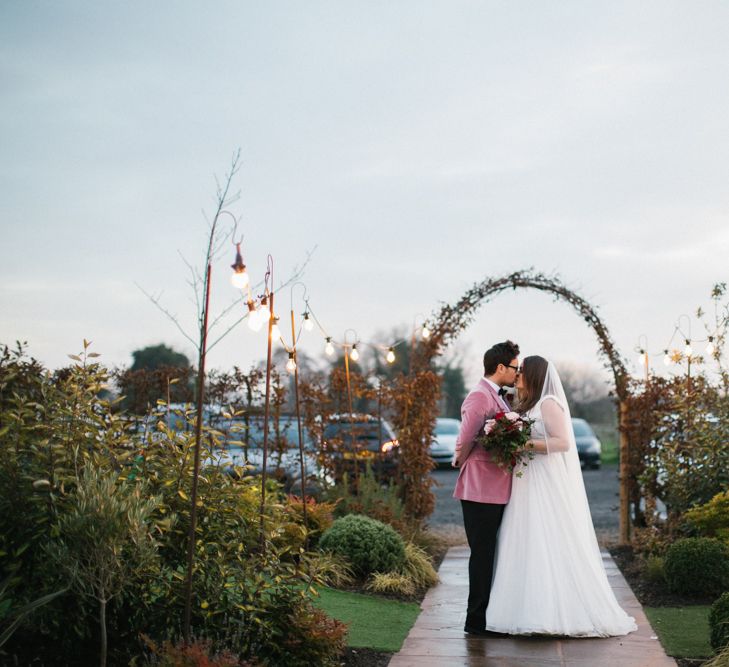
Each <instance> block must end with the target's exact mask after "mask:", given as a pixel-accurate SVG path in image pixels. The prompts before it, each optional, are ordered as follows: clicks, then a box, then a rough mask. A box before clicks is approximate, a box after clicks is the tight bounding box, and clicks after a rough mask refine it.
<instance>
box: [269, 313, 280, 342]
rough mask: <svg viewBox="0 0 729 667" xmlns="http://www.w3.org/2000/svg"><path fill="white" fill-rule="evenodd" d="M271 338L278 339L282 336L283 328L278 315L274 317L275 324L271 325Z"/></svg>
mask: <svg viewBox="0 0 729 667" xmlns="http://www.w3.org/2000/svg"><path fill="white" fill-rule="evenodd" d="M271 338H273V340H277V339H278V338H281V329H279V327H278V317H274V318H273V326H272V327H271Z"/></svg>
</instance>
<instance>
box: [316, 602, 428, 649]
mask: <svg viewBox="0 0 729 667" xmlns="http://www.w3.org/2000/svg"><path fill="white" fill-rule="evenodd" d="M318 591H319V597H318V598H314V600H313V602H314V604H315V605H316V606H317V607H319V608H320V609H322V610H324V611H325V612H326V613H327V614H328V615H329V616H331V617H332V618H336V619H337V620H339V621H342V622H344V623H346V624H347V625H348V626H349V635H348V637H347V644H349V646H352V647H354V648H371V649H374V650H375V651H385V652H388V653H395V652H396V651H399V650H400V647H401V646H402V643H403V641H404V640H405V637H407V634H408V632H410V628H411V627H412V626H413V624H414V623H415V619H416V618H417V617H418V614H419V613H420V606H419V605H417V604H415V603H413V602H400V601H399V600H387V599H385V598H381V597H375V596H374V595H363V594H361V593H350V592H347V591H338V590H334V589H332V588H319V589H318Z"/></svg>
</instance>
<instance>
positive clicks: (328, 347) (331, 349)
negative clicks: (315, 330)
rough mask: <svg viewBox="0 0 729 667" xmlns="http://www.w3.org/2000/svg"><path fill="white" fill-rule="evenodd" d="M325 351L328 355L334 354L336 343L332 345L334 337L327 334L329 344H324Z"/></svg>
mask: <svg viewBox="0 0 729 667" xmlns="http://www.w3.org/2000/svg"><path fill="white" fill-rule="evenodd" d="M324 352H326V353H327V356H328V357H331V356H332V355H333V354H334V345H332V337H331V336H327V344H326V345H325V346H324Z"/></svg>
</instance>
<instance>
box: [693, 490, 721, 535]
mask: <svg viewBox="0 0 729 667" xmlns="http://www.w3.org/2000/svg"><path fill="white" fill-rule="evenodd" d="M684 519H685V520H686V522H687V523H688V524H689V526H691V527H693V528H695V529H696V530H697V531H698V532H699V534H700V535H702V536H704V537H718V538H719V539H722V540H724V541H729V491H724V492H723V493H717V494H716V495H715V496H714V497H713V498H712V499H711V500H710V501H709V502H708V503H706V504H704V505H699V506H698V507H693V508H691V509H690V510H688V512H686V513H685V514H684Z"/></svg>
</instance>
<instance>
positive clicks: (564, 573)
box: [486, 356, 637, 637]
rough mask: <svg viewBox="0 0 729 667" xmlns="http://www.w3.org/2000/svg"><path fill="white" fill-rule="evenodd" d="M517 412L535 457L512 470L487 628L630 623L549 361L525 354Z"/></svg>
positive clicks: (570, 630)
mask: <svg viewBox="0 0 729 667" xmlns="http://www.w3.org/2000/svg"><path fill="white" fill-rule="evenodd" d="M516 388H517V389H518V391H519V412H520V413H522V414H524V415H525V416H526V417H527V418H529V419H532V420H534V424H533V426H532V433H531V438H532V439H531V444H533V446H534V449H533V451H534V452H535V454H536V455H535V456H534V459H533V460H532V461H530V462H529V464H528V465H527V466H526V467H524V468H523V475H522V476H521V477H517V476H516V475H515V476H514V479H513V487H512V492H511V499H510V501H509V504H508V505H507V506H506V509H505V511H504V519H503V522H502V524H501V528H500V531H499V537H498V545H497V564H496V570H495V573H494V582H493V587H492V589H491V598H490V601H489V606H488V609H487V610H486V628H487V629H488V630H491V631H493V632H502V633H508V634H520V635H523V634H548V635H566V636H571V637H610V636H615V635H625V634H628V633H629V632H632V631H634V630H636V629H637V628H636V625H635V620H634V619H633V618H632V617H631V616H628V615H627V614H626V613H625V612H624V611H623V609H621V607H620V606H619V605H618V602H617V600H616V599H615V595H614V594H613V591H612V589H611V587H610V584H609V583H608V579H607V575H606V573H605V568H604V567H603V564H602V557H601V556H600V550H599V547H598V545H597V539H596V537H595V530H594V528H593V526H592V519H591V517H590V508H589V506H588V504H587V496H586V494H585V485H584V483H583V481H582V472H581V469H580V462H579V458H578V456H577V447H576V445H575V438H574V434H573V432H572V422H571V419H570V411H569V407H568V406H567V400H566V399H565V394H564V390H563V389H562V382H561V381H560V379H559V375H558V374H557V370H556V369H555V367H554V366H553V365H552V363H551V362H549V361H547V360H546V359H544V358H542V357H538V356H531V357H526V358H525V359H524V361H523V363H522V366H521V368H520V369H519V376H518V378H517V382H516Z"/></svg>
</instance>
